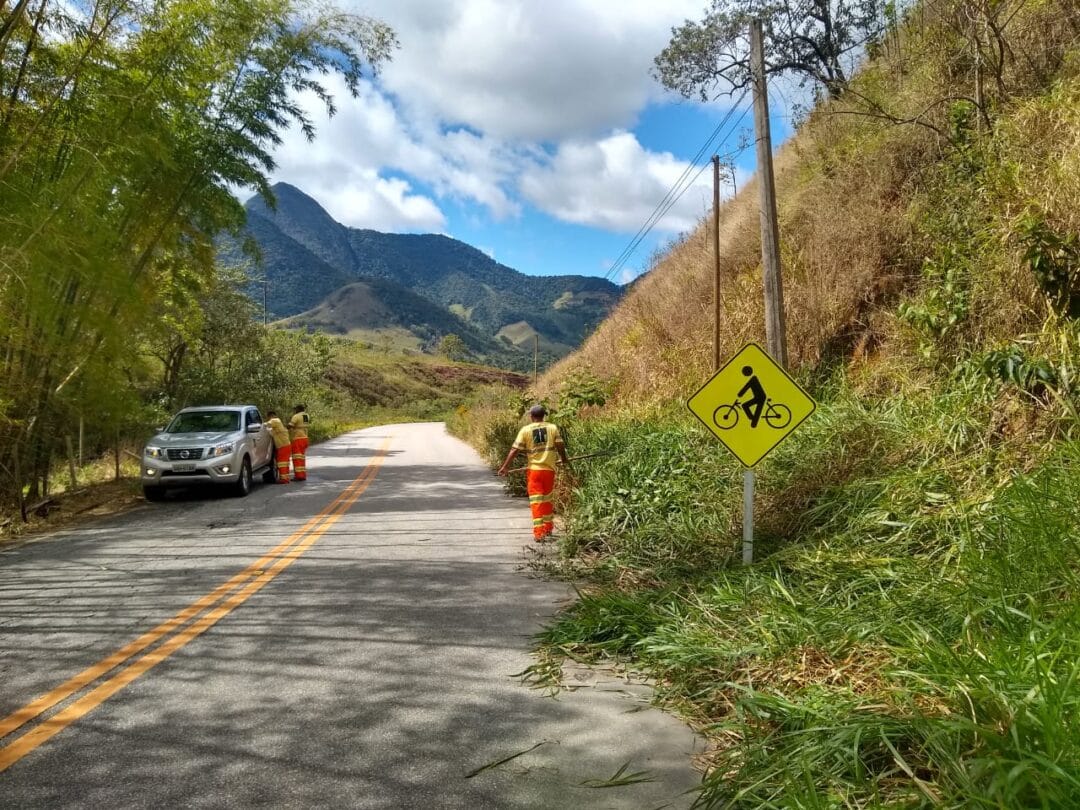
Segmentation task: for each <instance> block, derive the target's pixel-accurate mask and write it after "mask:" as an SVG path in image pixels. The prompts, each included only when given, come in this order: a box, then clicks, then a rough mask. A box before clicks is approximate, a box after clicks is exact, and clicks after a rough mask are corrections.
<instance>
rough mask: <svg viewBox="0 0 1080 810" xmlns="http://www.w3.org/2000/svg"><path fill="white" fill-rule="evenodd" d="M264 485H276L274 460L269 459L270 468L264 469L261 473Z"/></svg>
mask: <svg viewBox="0 0 1080 810" xmlns="http://www.w3.org/2000/svg"><path fill="white" fill-rule="evenodd" d="M263 483H264V484H276V483H277V464H276V463H275V460H274V459H270V466H269V467H267V468H266V472H264V473H263Z"/></svg>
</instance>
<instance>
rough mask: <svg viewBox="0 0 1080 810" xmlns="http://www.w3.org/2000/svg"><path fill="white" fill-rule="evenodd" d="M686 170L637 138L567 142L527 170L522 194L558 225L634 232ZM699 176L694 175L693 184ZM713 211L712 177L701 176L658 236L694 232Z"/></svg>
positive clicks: (619, 134)
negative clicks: (706, 215)
mask: <svg viewBox="0 0 1080 810" xmlns="http://www.w3.org/2000/svg"><path fill="white" fill-rule="evenodd" d="M687 168H688V165H687V163H686V162H685V161H682V160H678V159H677V158H676V157H675V156H674V155H672V154H671V153H669V152H660V153H657V152H650V151H648V150H646V149H645V148H644V147H642V145H641V144H640V143H638V140H637V138H636V137H635V136H634V134H633V133H630V132H617V133H615V134H613V135H611V136H609V137H607V138H603V139H601V140H598V141H568V142H566V143H564V144H562V145H560V146H559V148H558V150H557V151H556V152H555V154H554V155H553V156H552V157H551V158H550V160H548V161H546V162H544V163H534V164H532V165H531V166H529V167H528V168H527V169H526V171H525V172H524V174H523V175H522V178H521V192H522V194H523V195H524V196H525V198H526V199H528V200H529V201H530V202H531V203H532V204H533V205H535V206H537V207H538V208H541V209H542V210H544V211H547V212H548V213H550V214H552V215H553V216H555V217H557V218H558V219H561V220H564V221H566V222H573V223H576V224H578V225H588V226H592V227H597V228H604V229H606V230H610V231H621V232H634V231H636V230H637V229H638V228H640V227H641V226H642V224H644V223H645V221H646V220H647V219H648V218H649V217H650V215H651V214H652V213H653V211H654V210H655V208H656V206H657V204H658V203H659V202H660V201H661V200H662V199H663V198H664V197H665V195H666V194H667V193H668V190H669V189H671V188H672V187H673V186H674V185H675V184H676V182H678V181H679V179H680V178H681V177H683V176H684V173H685V172H686V170H687ZM696 173H697V170H696V169H691V171H690V174H689V175H686V179H687V180H689V179H691V178H693V177H694V175H695V174H696ZM711 205H712V174H711V173H709V172H707V171H706V172H702V173H701V174H700V175H698V176H697V177H696V179H694V181H693V183H692V184H691V185H690V187H689V188H688V189H687V190H686V192H685V193H684V194H683V195H682V196H681V197H680V198H679V199H678V201H676V202H675V204H674V205H673V206H672V207H671V209H670V210H669V211H668V212H667V214H666V215H665V216H664V217H663V218H661V219H660V220H659V222H658V223H657V225H656V228H657V229H658V230H660V231H666V232H669V233H678V232H681V231H685V230H688V229H689V228H692V227H693V226H694V224H695V223H696V222H697V220H698V219H699V218H700V217H701V215H702V214H703V213H704V212H705V210H706V209H707V208H708V207H709V206H711Z"/></svg>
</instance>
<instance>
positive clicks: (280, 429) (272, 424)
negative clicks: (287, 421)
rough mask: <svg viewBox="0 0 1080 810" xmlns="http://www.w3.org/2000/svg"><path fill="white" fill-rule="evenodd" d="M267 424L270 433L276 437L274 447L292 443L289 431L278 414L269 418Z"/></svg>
mask: <svg viewBox="0 0 1080 810" xmlns="http://www.w3.org/2000/svg"><path fill="white" fill-rule="evenodd" d="M266 426H267V427H268V428H269V429H270V435H271V436H273V437H274V447H288V446H289V445H290V444H292V442H290V441H289V431H287V430H286V429H285V425H283V424H282V422H281V420H280V419H278V418H277V417H276V416H271V417H270V418H269V419H267V420H266Z"/></svg>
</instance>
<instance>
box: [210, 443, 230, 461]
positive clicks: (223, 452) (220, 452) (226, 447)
mask: <svg viewBox="0 0 1080 810" xmlns="http://www.w3.org/2000/svg"><path fill="white" fill-rule="evenodd" d="M234 447H236V442H229V443H228V444H219V445H218V446H217V447H211V448H210V452H209V453H207V454H206V455H207V456H209V457H210V458H217V457H218V456H227V455H229V453H231V452H232V451H233V448H234Z"/></svg>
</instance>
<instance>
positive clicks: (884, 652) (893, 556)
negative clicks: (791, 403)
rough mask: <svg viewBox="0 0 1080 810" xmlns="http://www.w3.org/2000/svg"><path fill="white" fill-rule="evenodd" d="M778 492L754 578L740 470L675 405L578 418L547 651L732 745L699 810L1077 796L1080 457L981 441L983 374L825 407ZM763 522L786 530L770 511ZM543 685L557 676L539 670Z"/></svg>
mask: <svg viewBox="0 0 1080 810" xmlns="http://www.w3.org/2000/svg"><path fill="white" fill-rule="evenodd" d="M824 393H825V396H826V401H825V402H824V403H823V404H822V406H821V408H820V411H819V413H818V415H817V416H816V417H815V418H814V419H813V420H811V421H810V422H808V423H807V425H806V427H805V430H802V431H799V432H798V433H797V434H795V436H794V437H793V438H792V439H791V440H790V442H789V443H787V444H785V445H784V446H783V447H782V449H781V450H778V451H777V452H776V453H775V454H774V456H773V457H771V458H770V460H769V462H768V464H767V465H766V466H765V469H763V470H762V471H761V472H762V474H761V476H760V481H761V498H760V500H759V504H758V507H759V509H760V510H762V512H763V514H760V515H759V520H760V523H761V525H762V526H763V527H764V531H763V534H762V536H761V537H760V538H759V540H760V543H759V546H758V551H759V554H760V555H761V556H759V560H761V561H760V562H758V563H757V564H756V565H754V566H751V567H749V568H742V567H733V566H730V565H729V563H730V562H731V561H732V556H733V553H734V551H735V545H736V543H737V542H738V537H739V532H738V514H737V510H738V508H739V503H740V502H739V488H738V482H739V477H740V476H739V472H740V471H739V469H738V468H737V466H736V465H735V464H734V463H733V462H732V461H731V460H730V459H729V458H727V457H726V454H725V453H724V452H723V451H721V450H719V448H717V446H716V444H715V440H714V439H713V438H712V437H711V436H707V435H704V431H702V430H700V428H697V427H695V426H694V425H693V424H691V422H690V420H689V419H686V418H683V417H682V415H681V414H678V413H671V414H669V415H667V416H666V417H661V418H659V419H654V420H647V421H640V420H639V421H630V420H625V421H624V420H613V421H607V420H604V421H585V422H581V423H579V424H576V425H571V426H570V432H571V433H572V435H574V436H575V437H576V441H577V444H576V446H575V448H574V449H575V452H588V451H591V450H597V449H600V448H603V447H607V448H611V447H613V446H616V447H617V448H618V450H619V452H618V453H617V455H615V456H613V457H611V458H610V459H603V460H599V461H597V462H596V463H595V465H594V468H593V469H592V470H590V471H588V472H586V473H584V474H583V476H582V478H583V481H582V483H581V484H580V486H579V488H578V489H577V490H576V492H575V498H574V502H573V506H572V508H571V510H570V512H569V514H568V516H567V521H566V536H565V539H564V540H563V544H562V546H561V551H562V554H563V560H562V563H561V569H562V570H563V571H564V572H566V573H568V574H572V575H574V576H576V577H579V578H580V577H587V578H591V581H592V582H593V583H594V584H593V585H591V586H588V587H586V588H585V589H584V591H583V595H582V597H581V599H580V600H579V601H578V602H577V603H576V604H575V605H574V606H572V607H571V608H570V609H568V610H567V611H566V612H564V613H563V614H562V615H561V616H560V617H558V618H557V620H556V621H555V622H554V623H553V624H552V625H551V626H550V627H549V628H547V629H546V630H545V631H544V633H543V634H542V636H541V640H542V645H543V653H544V660H546V661H547V662H548V665H547V667H546V669H544V672H545V673H546V674H548V675H550V662H551V660H553V659H557V658H558V657H559V656H562V655H571V656H573V657H574V658H579V659H580V658H584V659H587V660H589V659H591V660H595V659H616V660H619V661H622V662H627V663H629V664H630V665H632V666H635V667H637V668H640V669H642V670H644V671H646V672H648V673H649V674H650V675H652V676H653V677H654V678H655V679H656V682H657V684H658V696H659V699H660V700H661V701H663V702H666V703H668V704H669V705H672V706H674V707H676V708H678V709H679V710H681V711H682V712H683V713H684V714H685V715H686V716H687V717H688V718H690V719H691V720H692V721H694V722H695V724H696V725H697V726H698V727H699V728H701V729H702V730H703V731H704V732H705V733H706V734H707V735H708V736H709V737H710V738H711V739H712V740H713V741H714V743H715V745H716V751H715V752H714V755H713V767H712V770H711V772H710V775H709V777H708V778H707V779H706V781H705V784H704V790H703V793H702V795H701V798H700V803H701V806H705V807H740V808H742V807H745V808H751V807H753V808H758V807H775V808H789V807H808V808H810V807H879V806H890V807H892V806H904V807H908V806H910V807H921V806H927V807H930V806H943V807H957V808H959V807H987V808H998V807H1000V808H1013V807H1065V806H1070V804H1071V803H1072V801H1073V800H1074V799H1075V798H1076V797H1080V736H1078V735H1077V732H1078V731H1080V729H1078V728H1077V724H1078V719H1080V715H1078V712H1077V709H1078V708H1080V685H1078V683H1077V678H1078V677H1080V603H1078V602H1077V601H1076V594H1077V587H1078V585H1080V503H1078V499H1077V497H1076V495H1077V493H1080V443H1077V442H1065V443H1064V444H1062V445H1061V446H1059V447H1058V448H1057V449H1056V450H1055V451H1053V452H1052V453H1051V454H1050V455H1048V456H1046V457H1045V458H1043V459H1042V461H1041V462H1040V463H1038V464H1037V466H1035V468H1034V469H1032V470H1030V471H1029V472H1022V471H1021V470H1020V469H1019V468H1018V466H1017V465H1018V464H1019V460H1020V458H1021V457H1023V458H1024V459H1026V461H1027V463H1028V464H1030V463H1031V462H1032V461H1033V460H1035V459H1038V458H1039V457H1040V451H1039V450H1038V449H1037V447H1032V446H1029V445H1028V444H1026V443H1025V442H1022V441H1019V440H1014V441H1012V442H1010V441H1008V440H1006V439H1005V438H1003V437H1001V436H996V435H994V434H993V433H988V432H987V431H985V430H981V429H979V428H980V425H981V426H983V427H985V425H986V424H987V420H989V419H990V418H991V416H992V414H993V413H994V412H995V410H996V408H997V406H999V405H1000V400H999V399H996V398H994V396H993V395H992V392H988V391H986V390H985V389H984V388H983V387H981V386H979V385H977V384H976V382H974V381H971V380H966V381H965V380H958V381H953V382H952V383H951V384H950V386H948V387H946V388H943V389H942V390H940V391H938V392H927V393H926V394H925V395H924V396H921V397H919V396H915V397H910V398H905V399H895V400H885V401H877V402H870V401H867V400H864V399H862V398H860V397H858V396H856V395H855V394H853V393H851V392H848V391H844V390H836V391H832V392H824ZM769 512H774V513H775V514H772V515H770V514H769ZM536 671H537V672H540V671H541V668H540V667H538V668H537V670H536Z"/></svg>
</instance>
